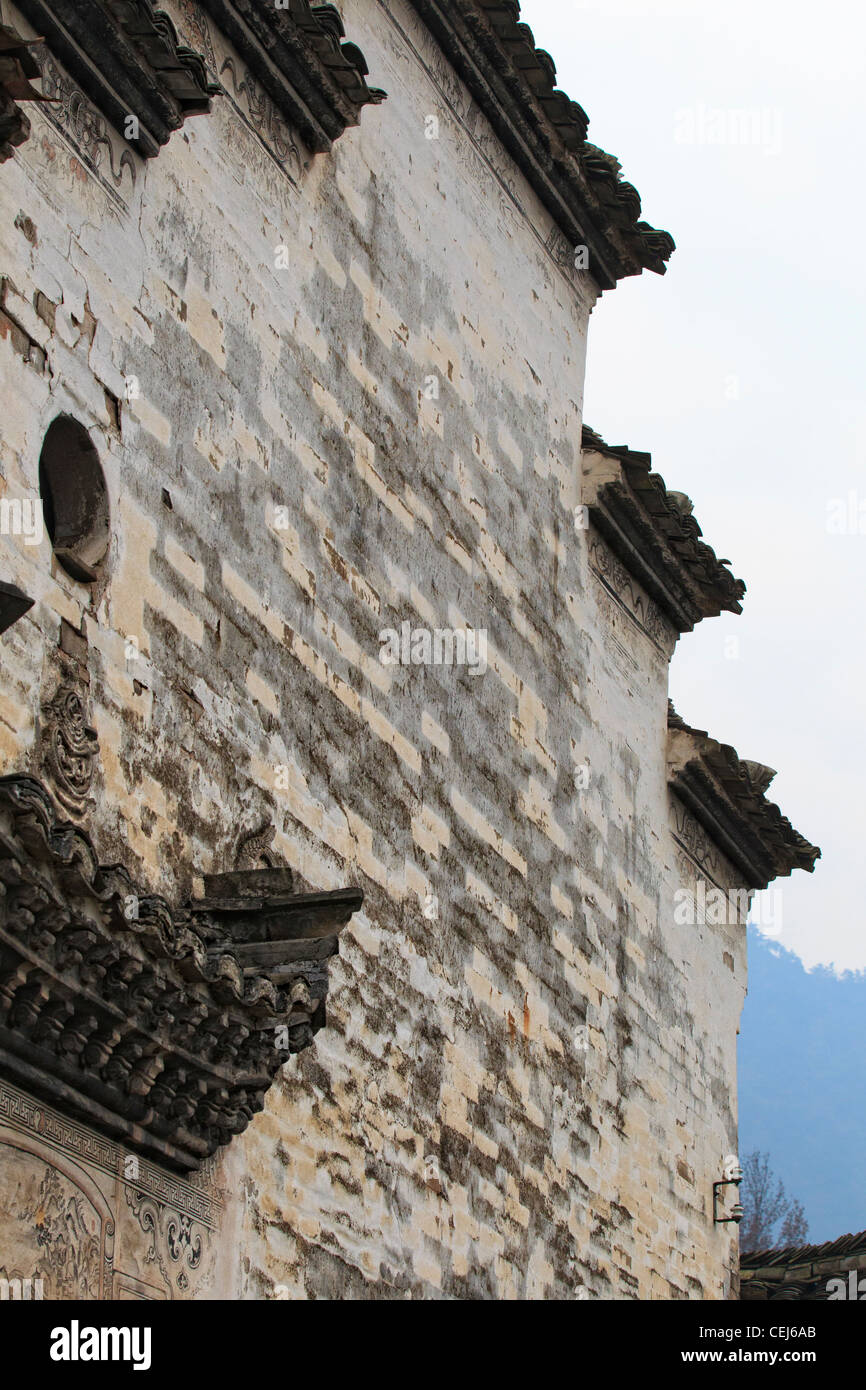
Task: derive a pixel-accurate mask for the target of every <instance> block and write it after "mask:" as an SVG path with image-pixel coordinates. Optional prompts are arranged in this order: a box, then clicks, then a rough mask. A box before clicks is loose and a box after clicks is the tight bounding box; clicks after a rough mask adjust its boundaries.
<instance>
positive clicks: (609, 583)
mask: <svg viewBox="0 0 866 1390" xmlns="http://www.w3.org/2000/svg"><path fill="white" fill-rule="evenodd" d="M589 563H590V568H591V569H592V570H593V572H594V573H595V574H596V575H597V576H598V578H599V579H600V580H601V581H602V583H603V584H604V585H605V587H606V588H607V589H608V590H609V592H610V593H611V594H613V596H614V597H615V598H616V599H618V601H619V603H620V605H621V606H622V607H623V608H625V609H626V611H627V612H628V613H629V614H630V616H631V617H632V618H633V619H634V621H635V622H636V623H637V625H638V627H640V628H641V629H642V630H643V632H645V633H646V635H647V637H649V639H650V641H651V642H654V643H655V645H656V646H657V647H658V648H659V650H660V651H662V652H663V653H664V655H665V656H666V657H668V658H670V656H671V653H672V651H673V647H674V643H675V641H676V632H675V631H674V629H673V628H672V627H671V625H670V623H668V622H667V621H666V619H665V618H664V617H663V616H662V613H661V611H660V610H659V608H658V607H657V606H656V605H655V604H654V603H653V601H652V599H650V598H648V597H647V595H646V594H644V593H642V592H641V589H640V586H639V585H638V584H636V583H635V581H634V580H633V579H632V577H631V575H630V574H629V572H628V570H627V569H626V567H625V565H623V563H622V562H621V561H620V560H619V559H617V557H616V556H615V555H614V554H613V553H612V551H610V550H609V549H608V547H607V546H606V545H605V544H604V542H603V541H602V540H601V539H600V537H598V536H591V538H590V542H589Z"/></svg>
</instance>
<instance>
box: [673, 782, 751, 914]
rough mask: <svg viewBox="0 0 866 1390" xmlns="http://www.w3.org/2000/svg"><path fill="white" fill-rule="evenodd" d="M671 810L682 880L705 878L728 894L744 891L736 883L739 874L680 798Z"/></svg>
mask: <svg viewBox="0 0 866 1390" xmlns="http://www.w3.org/2000/svg"><path fill="white" fill-rule="evenodd" d="M670 806H671V820H670V829H671V833H672V834H673V837H674V840H675V841H676V843H677V845H678V846H679V852H678V855H677V867H678V869H679V871H680V873H681V875H682V877H683V880H684V881H685V880H690V879H693V878H702V877H703V878H706V879H708V880H710V882H712V883H713V884H714V885H715V886H716V887H717V888H722V889H724V890H725V891H726V892H727V891H728V890H729V889H731V888H737V887H742V884H739V883H738V881H737V878H738V876H737V871H736V869H735V868H734V866H733V864H732V863H731V862H730V860H729V859H728V858H727V857H726V856H725V855H724V854H722V852H721V851H720V850H719V849H718V848H717V846H716V845H714V844H713V842H712V840H711V839H710V837H709V835H708V834H707V832H706V830H704V828H703V826H702V825H701V824H700V822H699V821H697V820H696V819H695V817H694V816H693V815H692V813H691V811H690V810H689V809H688V808H687V807H686V806H684V805H683V803H682V802H681V801H680V799H679V797H677V796H673V795H672V796H671V797H670ZM740 877H742V876H740Z"/></svg>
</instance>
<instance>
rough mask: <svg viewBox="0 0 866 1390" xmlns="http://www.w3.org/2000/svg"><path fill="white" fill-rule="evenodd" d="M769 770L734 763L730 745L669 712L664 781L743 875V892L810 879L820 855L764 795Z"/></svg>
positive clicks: (736, 760)
mask: <svg viewBox="0 0 866 1390" xmlns="http://www.w3.org/2000/svg"><path fill="white" fill-rule="evenodd" d="M774 776H775V773H774V772H773V770H772V768H768V767H764V765H763V764H761V763H755V762H748V761H746V760H745V759H741V758H740V757H738V755H737V753H736V750H735V749H733V748H732V747H731V746H730V745H729V744H725V743H717V742H716V740H715V739H713V738H710V736H709V734H708V733H707V732H706V731H705V730H703V729H693V728H691V727H690V725H688V724H687V723H686V722H685V720H684V719H682V718H681V717H680V715H678V714H677V712H676V710H675V709H674V707H673V705H672V704H670V703H669V706H668V780H669V782H670V785H671V786H672V787H673V788H674V790H675V791H676V793H677V795H678V796H679V797H680V798H681V799H682V800H683V801H684V802H685V803H686V805H687V806H688V807H689V809H690V810H691V811H692V812H693V813H694V815H695V816H696V818H697V819H698V820H699V821H700V822H701V824H703V826H704V827H705V829H706V830H707V833H708V834H709V835H710V836H711V838H712V839H713V841H714V842H715V843H716V844H717V845H718V846H719V848H720V849H721V850H722V851H723V852H724V853H725V854H726V855H727V856H728V858H729V859H730V860H731V861H732V863H734V864H735V865H737V867H738V868H739V869H741V871H742V872H743V873H744V875H745V878H744V886H745V887H747V888H756V889H757V888H766V887H767V884H768V883H770V882H771V881H772V880H773V879H774V878H780V877H786V876H787V875H788V874H790V873H792V872H793V870H794V869H805V870H806V872H807V873H812V871H813V869H814V868H815V862H816V860H818V859H820V857H821V851H820V849H818V847H817V845H812V844H810V843H809V841H808V840H806V839H805V838H804V837H803V836H802V835H801V834H800V833H799V832H798V831H796V830H795V829H794V827H793V826H792V825H791V822H790V821H789V820H788V819H787V818H786V817H785V816H783V815H782V812H781V811H780V810H779V807H778V806H777V805H776V804H775V802H772V801H768V800H767V797H766V796H765V792H766V790H767V788H768V786H769V785H770V782H771V781H772V780H773V777H774Z"/></svg>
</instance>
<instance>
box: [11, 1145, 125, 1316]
mask: <svg viewBox="0 0 866 1390" xmlns="http://www.w3.org/2000/svg"><path fill="white" fill-rule="evenodd" d="M0 1224H2V1228H3V1231H4V1245H3V1251H2V1262H3V1264H4V1265H5V1268H6V1269H7V1271H10V1270H11V1271H13V1274H12V1277H18V1278H25V1279H41V1280H42V1281H43V1284H44V1288H45V1295H46V1297H48V1298H55V1299H58V1298H62V1299H70V1298H72V1299H100V1298H110V1297H111V1285H112V1272H113V1271H112V1265H113V1254H114V1231H115V1227H114V1220H113V1216H112V1213H111V1211H110V1208H109V1205H108V1203H107V1201H106V1199H105V1197H104V1195H103V1194H102V1192H101V1191H100V1189H99V1187H98V1185H97V1184H96V1183H95V1182H94V1181H93V1180H92V1179H91V1178H90V1177H88V1175H87V1173H86V1172H85V1171H84V1170H83V1169H82V1168H81V1167H80V1166H79V1165H78V1164H77V1163H76V1162H74V1161H73V1160H71V1159H70V1158H68V1157H67V1156H66V1155H64V1154H55V1153H52V1152H51V1151H50V1150H49V1149H47V1148H46V1147H45V1145H44V1144H42V1143H41V1142H40V1140H39V1139H38V1138H36V1137H31V1136H28V1135H26V1134H22V1133H19V1132H17V1131H15V1130H14V1129H11V1128H10V1127H8V1126H6V1125H4V1124H0ZM7 1277H9V1274H8V1273H7Z"/></svg>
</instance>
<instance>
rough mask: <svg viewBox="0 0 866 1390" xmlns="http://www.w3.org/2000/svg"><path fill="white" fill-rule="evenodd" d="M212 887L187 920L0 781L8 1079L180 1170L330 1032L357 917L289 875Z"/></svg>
mask: <svg viewBox="0 0 866 1390" xmlns="http://www.w3.org/2000/svg"><path fill="white" fill-rule="evenodd" d="M76 771H77V769H76ZM75 785H76V786H79V787H80V785H81V783H80V781H79V782H78V783H75ZM204 882H205V897H204V898H202V899H199V900H196V901H194V902H191V903H187V904H185V905H183V906H179V907H172V906H171V905H170V904H169V903H167V902H166V901H165V900H164V899H163V898H160V897H156V896H150V895H147V894H145V893H142V892H140V891H138V890H137V888H136V886H135V884H134V883H133V881H132V880H131V879H130V876H129V874H128V873H127V872H126V870H125V869H123V868H121V867H119V866H117V865H103V864H100V863H99V860H98V859H97V856H96V854H95V852H94V849H93V846H92V844H91V843H90V841H89V839H88V838H87V836H86V835H85V834H84V833H83V832H82V831H81V830H79V829H78V828H77V827H76V826H74V825H72V824H71V823H70V822H68V821H62V822H59V821H58V820H57V818H56V815H55V812H54V808H53V805H52V802H51V799H50V797H49V795H48V793H47V791H46V790H45V788H44V787H43V786H42V785H41V784H40V783H39V782H38V781H36V780H35V779H34V778H30V777H16V776H13V777H3V778H0V1067H2V1069H3V1071H4V1072H5V1073H6V1074H7V1075H10V1076H12V1077H13V1078H14V1079H16V1080H17V1081H18V1082H19V1083H20V1084H21V1085H23V1086H25V1087H26V1088H27V1089H28V1090H29V1091H30V1092H31V1093H32V1094H34V1095H36V1096H39V1097H43V1098H45V1099H47V1100H49V1101H50V1102H51V1103H52V1104H54V1105H56V1106H57V1107H58V1108H60V1109H62V1110H63V1111H64V1112H65V1113H66V1114H69V1115H72V1116H74V1117H76V1118H78V1119H81V1120H84V1121H85V1122H86V1123H88V1124H89V1125H91V1126H93V1128H95V1129H96V1130H98V1131H101V1132H103V1133H108V1134H110V1135H112V1136H113V1137H115V1138H121V1139H122V1140H123V1142H124V1143H125V1144H126V1145H127V1146H128V1147H129V1148H131V1149H134V1150H136V1151H137V1152H139V1153H143V1154H146V1155H148V1156H150V1157H152V1158H154V1159H156V1160H157V1161H159V1162H161V1163H162V1164H164V1165H166V1166H168V1167H172V1168H175V1169H179V1170H189V1169H193V1168H196V1167H197V1166H198V1165H199V1164H200V1163H201V1162H202V1160H203V1159H205V1158H207V1157H208V1156H209V1155H210V1154H212V1153H214V1152H215V1151H216V1149H218V1148H219V1147H220V1145H222V1144H227V1143H229V1142H230V1140H231V1139H232V1137H233V1136H234V1135H235V1134H240V1133H241V1132H242V1131H243V1130H244V1129H245V1128H246V1127H247V1125H248V1124H249V1123H250V1121H251V1119H252V1118H253V1116H254V1115H255V1114H256V1113H257V1112H258V1111H260V1110H261V1109H262V1107H263V1105H264V1096H265V1093H266V1092H267V1090H268V1088H269V1086H270V1085H271V1083H272V1082H273V1080H274V1078H275V1076H276V1074H277V1072H278V1071H279V1070H280V1068H281V1067H282V1065H283V1064H284V1063H285V1061H286V1060H287V1059H288V1057H289V1056H290V1055H291V1054H292V1053H295V1052H298V1051H300V1050H301V1049H302V1048H304V1047H307V1046H309V1044H310V1042H311V1041H312V1038H313V1035H314V1033H315V1032H316V1031H317V1030H318V1029H319V1028H321V1027H323V1026H324V1023H325V999H326V996H327V990H328V976H327V961H328V959H329V957H330V956H332V955H334V954H336V952H337V950H338V942H337V937H338V934H339V932H340V930H341V928H342V927H343V925H345V923H346V922H348V921H349V919H350V917H351V916H352V914H353V913H354V912H356V911H357V910H358V909H359V908H360V906H361V904H362V902H363V894H362V893H361V892H360V891H359V890H357V889H351V888H349V889H340V890H337V891H335V892H325V893H307V894H295V893H293V891H292V878H291V873H290V871H289V870H288V869H279V868H265V869H253V870H240V871H235V872H232V873H227V874H215V875H206V876H205V880H204ZM181 1234H182V1233H181ZM181 1234H179V1235H178V1236H177V1240H179V1241H180V1240H181ZM182 1243H183V1242H182Z"/></svg>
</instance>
